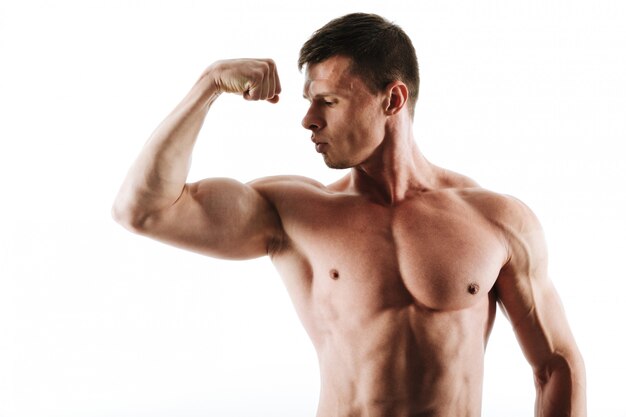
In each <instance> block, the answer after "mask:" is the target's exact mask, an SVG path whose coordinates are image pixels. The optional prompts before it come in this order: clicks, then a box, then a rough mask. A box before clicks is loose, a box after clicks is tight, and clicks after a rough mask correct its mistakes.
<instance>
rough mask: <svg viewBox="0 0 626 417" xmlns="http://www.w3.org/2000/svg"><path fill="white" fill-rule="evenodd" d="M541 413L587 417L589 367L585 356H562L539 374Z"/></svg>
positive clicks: (554, 416)
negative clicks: (587, 374)
mask: <svg viewBox="0 0 626 417" xmlns="http://www.w3.org/2000/svg"><path fill="white" fill-rule="evenodd" d="M535 381H536V387H537V403H536V410H535V415H536V416H537V417H557V416H558V417H560V416H563V417H565V416H567V417H585V416H586V415H587V406H586V395H585V385H586V384H585V369H584V365H583V363H582V359H580V357H579V356H578V357H577V358H574V359H566V358H564V357H559V358H558V359H556V360H554V361H553V362H552V364H551V365H550V366H549V367H548V368H547V369H546V370H545V371H544V372H541V373H540V374H537V375H536V376H535Z"/></svg>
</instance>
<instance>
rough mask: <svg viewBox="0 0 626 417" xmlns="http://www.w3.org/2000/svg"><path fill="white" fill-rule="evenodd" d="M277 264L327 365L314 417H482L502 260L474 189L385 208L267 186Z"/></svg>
mask: <svg viewBox="0 0 626 417" xmlns="http://www.w3.org/2000/svg"><path fill="white" fill-rule="evenodd" d="M258 189H259V191H260V192H261V193H262V194H263V195H265V197H266V198H267V199H268V200H269V201H270V202H271V203H272V204H273V205H274V206H275V208H276V210H277V211H278V213H279V215H280V218H281V221H282V226H283V230H284V232H285V238H284V240H283V241H282V242H281V244H280V245H279V246H277V247H276V248H274V250H273V254H272V260H273V262H274V264H275V266H276V268H277V269H278V270H279V272H280V274H281V276H282V278H283V280H284V281H285V284H286V287H287V289H288V291H289V294H290V296H291V298H292V300H293V303H294V305H295V308H296V310H297V312H298V315H299V316H300V319H301V320H302V322H303V324H304V326H305V329H306V330H307V332H308V334H309V335H310V337H311V339H312V341H313V343H314V345H315V348H316V351H317V353H318V358H319V362H320V371H321V384H322V386H321V394H320V404H319V410H318V417H348V416H350V417H352V416H354V417H356V416H370V417H414V416H457V417H458V416H479V415H480V402H481V389H482V375H483V354H484V349H485V346H486V341H487V337H488V334H489V331H490V329H491V325H492V323H493V319H494V315H495V296H494V295H493V294H492V292H491V289H492V287H493V286H494V283H495V281H496V279H497V277H498V274H499V272H500V269H501V268H502V266H503V264H504V263H505V262H506V256H507V255H506V250H505V246H504V245H503V243H502V240H501V238H500V236H499V234H498V231H497V229H496V228H495V227H494V225H493V224H492V223H491V222H490V221H489V220H488V217H487V216H485V215H484V213H483V212H482V210H481V207H480V201H481V197H480V194H481V193H484V190H481V189H478V188H471V189H462V188H454V187H450V188H444V189H440V190H434V191H427V192H420V193H415V195H413V196H410V197H409V198H406V199H405V200H404V201H403V202H402V203H400V204H394V205H387V204H379V203H376V202H375V201H372V200H370V199H368V198H367V197H364V196H363V195H359V194H356V193H354V192H351V191H350V189H349V188H348V187H346V186H345V182H344V185H336V186H331V187H323V186H321V185H319V184H315V183H312V182H307V181H304V180H294V179H290V178H285V179H282V180H280V179H277V180H274V181H269V182H268V183H267V184H260V185H259V186H258Z"/></svg>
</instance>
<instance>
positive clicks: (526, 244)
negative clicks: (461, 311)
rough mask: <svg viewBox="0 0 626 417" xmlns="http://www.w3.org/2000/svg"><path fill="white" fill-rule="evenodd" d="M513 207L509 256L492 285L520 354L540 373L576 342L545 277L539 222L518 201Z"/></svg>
mask: <svg viewBox="0 0 626 417" xmlns="http://www.w3.org/2000/svg"><path fill="white" fill-rule="evenodd" d="M518 209H519V210H518V211H516V213H515V214H516V215H515V216H514V219H513V220H512V221H510V222H509V223H508V224H509V226H510V227H509V228H508V230H507V233H506V234H507V242H508V247H509V260H508V262H507V264H506V265H505V266H504V267H503V268H502V270H501V271H500V276H499V277H498V280H497V281H496V289H497V294H498V298H499V301H500V304H501V306H502V308H503V309H504V311H505V313H506V315H507V316H508V318H509V320H510V322H511V324H512V326H513V329H514V331H515V334H516V336H517V339H518V340H519V343H520V345H521V347H522V350H523V352H524V355H525V356H526V358H527V359H528V361H529V363H530V364H531V366H532V367H533V369H534V370H535V372H536V373H540V372H543V371H544V370H545V369H546V368H547V367H549V366H550V365H551V361H554V360H557V358H562V357H564V356H565V357H567V356H570V355H571V354H573V353H574V352H576V346H575V342H574V339H573V336H572V334H571V331H570V329H569V325H568V323H567V319H566V316H565V312H564V309H563V307H562V304H561V300H560V298H559V296H558V294H557V291H556V289H555V287H554V285H553V283H552V281H551V280H550V279H549V277H548V256H547V248H546V243H545V239H544V236H543V231H542V229H541V226H540V224H539V222H538V220H537V219H536V217H535V216H534V214H533V213H532V212H530V210H529V209H528V208H527V207H525V206H523V205H520V206H518ZM558 360H560V359H558Z"/></svg>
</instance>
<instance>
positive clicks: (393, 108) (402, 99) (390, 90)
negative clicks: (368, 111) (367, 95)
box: [384, 81, 409, 116]
mask: <svg viewBox="0 0 626 417" xmlns="http://www.w3.org/2000/svg"><path fill="white" fill-rule="evenodd" d="M408 98H409V89H408V88H407V87H406V84H404V83H403V82H402V81H392V82H390V83H389V84H387V87H386V88H385V102H384V106H385V114H387V115H388V116H392V115H394V114H397V113H398V112H399V111H400V110H402V108H403V107H404V106H405V105H406V102H407V100H408Z"/></svg>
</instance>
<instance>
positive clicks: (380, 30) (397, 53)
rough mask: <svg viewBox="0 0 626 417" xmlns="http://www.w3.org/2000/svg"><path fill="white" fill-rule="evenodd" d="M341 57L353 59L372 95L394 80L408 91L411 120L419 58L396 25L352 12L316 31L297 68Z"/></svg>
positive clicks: (378, 17)
mask: <svg viewBox="0 0 626 417" xmlns="http://www.w3.org/2000/svg"><path fill="white" fill-rule="evenodd" d="M335 55H342V56H345V57H348V58H350V60H351V61H352V65H351V66H350V71H351V72H352V74H354V75H356V76H359V77H360V78H361V79H362V80H363V81H364V82H365V84H366V85H367V86H368V88H369V89H370V90H371V91H372V92H380V91H382V90H384V89H385V88H386V87H387V85H388V84H389V83H391V82H393V81H402V82H403V83H404V84H405V85H406V86H407V89H408V93H409V97H408V101H407V106H408V110H409V112H410V114H411V117H412V116H413V114H414V111H415V103H416V102H417V96H418V92H419V70H418V64H417V56H416V54H415V48H414V47H413V43H412V42H411V39H410V38H409V37H408V36H407V34H406V33H405V32H404V31H403V30H402V29H401V28H400V27H399V26H398V25H395V24H394V23H391V22H389V21H387V20H386V19H384V18H382V17H380V16H378V15H375V14H366V13H352V14H348V15H345V16H343V17H340V18H337V19H334V20H331V21H330V22H328V23H327V24H326V25H324V26H323V27H321V28H320V29H319V30H317V31H316V32H315V33H314V34H313V36H311V38H310V39H309V40H308V41H306V43H305V44H304V45H303V46H302V49H300V57H299V59H298V68H299V69H300V70H302V67H303V66H305V65H307V66H309V65H311V64H317V63H320V62H322V61H325V60H327V59H328V58H330V57H332V56H335Z"/></svg>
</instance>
